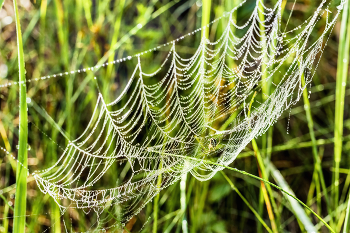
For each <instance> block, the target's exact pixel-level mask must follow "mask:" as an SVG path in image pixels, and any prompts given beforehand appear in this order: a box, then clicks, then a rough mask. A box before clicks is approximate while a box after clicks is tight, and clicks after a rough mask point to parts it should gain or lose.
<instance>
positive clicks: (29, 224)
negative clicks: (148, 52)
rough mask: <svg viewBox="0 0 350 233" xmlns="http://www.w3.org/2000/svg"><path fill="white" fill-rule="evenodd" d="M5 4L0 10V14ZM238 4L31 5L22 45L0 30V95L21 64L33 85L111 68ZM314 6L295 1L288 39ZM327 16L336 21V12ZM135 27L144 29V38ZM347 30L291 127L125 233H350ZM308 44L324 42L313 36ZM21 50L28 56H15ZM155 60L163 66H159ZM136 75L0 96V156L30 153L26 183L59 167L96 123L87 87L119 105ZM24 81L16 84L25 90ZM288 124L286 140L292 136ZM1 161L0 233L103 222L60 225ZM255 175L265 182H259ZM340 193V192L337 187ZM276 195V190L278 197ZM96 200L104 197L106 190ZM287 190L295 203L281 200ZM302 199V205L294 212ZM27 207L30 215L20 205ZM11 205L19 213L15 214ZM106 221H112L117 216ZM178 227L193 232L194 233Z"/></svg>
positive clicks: (164, 202)
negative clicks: (72, 143) (72, 142)
mask: <svg viewBox="0 0 350 233" xmlns="http://www.w3.org/2000/svg"><path fill="white" fill-rule="evenodd" d="M3 2H4V1H0V6H1V5H2V3H3ZM9 2H11V1H5V3H4V6H3V8H2V9H3V10H5V11H6V12H9V10H8V9H9V8H8V7H9ZM240 2H241V1H237V0H235V1H230V0H220V1H219V0H217V1H202V2H201V1H195V2H189V1H170V0H169V1H168V0H165V1H162V2H161V3H160V2H159V1H146V0H140V1H131V2H130V1H124V0H117V1H104V0H103V1H95V2H89V1H81V0H78V1H68V0H54V1H50V0H36V1H30V4H31V5H30V7H29V8H25V6H24V5H21V4H20V5H19V12H18V11H17V12H16V22H17V19H20V20H21V24H22V27H23V29H24V30H23V38H22V43H21V45H20V43H19V42H18V43H17V42H16V39H17V37H14V36H12V37H6V35H11V33H12V32H14V31H15V28H14V26H15V25H14V23H13V24H10V25H8V26H6V27H4V26H3V25H1V30H2V31H1V33H0V49H1V53H0V65H2V64H6V65H7V67H8V75H7V76H6V77H5V78H1V79H0V84H3V83H5V82H7V81H18V78H17V77H18V70H19V67H21V64H19V65H18V64H17V59H18V60H19V61H21V60H22V61H23V54H26V78H27V79H34V78H37V77H40V76H43V75H48V74H53V73H57V72H61V71H69V70H71V69H79V68H81V67H89V66H93V65H95V64H96V63H98V64H101V63H102V62H106V61H109V62H110V61H112V60H114V59H118V58H120V57H124V56H126V55H129V54H135V53H137V52H139V51H142V50H144V49H149V48H153V47H154V46H156V45H158V44H162V43H164V42H168V41H171V40H173V39H176V38H178V37H179V36H181V35H183V34H186V33H188V32H190V31H193V30H195V29H196V28H200V27H201V26H203V25H206V24H207V23H208V22H209V21H210V19H214V18H217V17H220V16H221V15H222V14H223V12H224V11H229V10H231V9H232V8H233V7H234V6H236V5H237V4H239V3H240ZM264 2H265V1H264ZM285 2H287V5H286V8H285V9H284V13H283V21H286V20H287V18H288V16H289V13H290V9H291V6H292V4H293V2H294V0H289V1H284V3H285ZM266 3H267V4H269V3H270V1H266ZM318 3H319V2H318V1H297V4H298V7H297V9H295V15H293V17H292V18H293V19H292V20H291V21H290V22H289V23H290V24H291V27H292V26H297V25H299V24H300V23H302V22H303V21H304V20H305V17H306V15H309V13H310V12H312V10H313V9H314V8H315V6H316V5H317V4H318ZM201 4H202V5H201ZM252 5H253V4H252ZM10 6H11V7H12V5H10ZM251 7H252V6H250V5H249V4H246V5H244V6H243V8H242V10H240V11H239V12H238V14H237V15H236V16H234V21H236V22H237V23H238V24H242V23H243V22H244V21H245V19H246V16H247V14H248V13H249V12H250V11H251V10H252V8H251ZM330 9H331V10H332V11H333V10H334V9H333V6H330ZM11 10H12V9H11ZM346 12H349V10H348V11H346ZM18 13H19V15H18ZM304 15H305V16H304ZM330 15H333V14H330ZM260 17H262V15H260ZM330 17H331V16H330ZM346 18H347V19H346ZM0 20H1V19H0ZM223 20H225V19H223ZM325 22H326V21H325V19H324V23H325ZM139 23H140V24H142V25H143V27H142V28H139V27H138V26H137V25H138V24H139ZM17 25H18V26H19V21H18V23H17ZM349 25H350V23H349V13H348V15H347V16H345V11H344V12H343V14H342V23H341V24H340V26H341V28H342V29H340V30H334V32H333V35H332V36H331V38H330V40H329V42H328V44H327V46H326V50H325V52H324V55H323V58H322V59H321V62H320V65H319V68H318V70H317V72H316V75H315V77H314V78H313V82H312V87H311V88H309V86H308V87H307V88H306V89H305V90H304V93H303V99H301V100H300V101H299V103H297V104H296V105H294V106H292V109H291V111H290V113H291V114H290V115H291V118H290V120H288V115H289V112H286V113H284V114H283V115H282V116H281V117H280V119H279V120H278V122H277V123H276V124H275V125H274V127H273V128H271V129H269V130H268V132H267V133H266V134H265V135H262V136H261V137H258V138H256V139H255V141H254V142H253V144H252V145H248V146H247V147H246V148H245V149H244V151H242V152H241V153H240V154H239V155H238V157H237V159H236V160H235V161H234V163H233V164H232V165H230V167H227V168H225V169H226V170H225V171H223V172H221V174H216V175H215V176H214V177H213V178H212V179H211V180H210V181H208V182H199V181H198V180H196V179H195V178H194V177H193V176H192V175H190V174H187V176H186V179H185V178H183V180H182V181H183V182H182V185H181V184H180V183H181V181H180V182H179V183H176V184H174V185H172V186H170V187H168V188H167V189H165V190H162V191H161V192H160V193H159V195H157V197H156V198H155V199H154V200H153V202H150V203H149V204H147V206H146V207H145V208H144V209H143V210H142V211H141V212H140V214H139V215H138V216H137V220H136V223H135V225H134V227H133V228H132V229H131V228H130V227H129V226H126V228H125V229H124V230H125V232H127V231H129V232H137V230H138V229H141V228H142V229H143V230H142V231H141V232H152V231H153V232H186V229H187V231H188V232H242V231H244V230H245V231H249V232H256V231H258V232H265V231H266V232H276V229H277V231H278V232H284V231H286V232H287V231H289V232H290V231H292V230H291V229H297V230H298V231H301V232H307V231H310V229H312V228H315V229H317V230H318V231H319V232H322V231H324V232H329V231H331V230H330V229H329V227H330V228H332V229H333V230H334V231H335V232H344V233H345V232H347V231H348V229H349V225H350V223H349V222H350V221H349V215H350V207H349V206H350V200H349V198H350V196H349V186H350V170H349V161H350V158H349V152H350V137H349V130H350V121H349V107H348V106H349V104H348V103H349V97H350V89H349V85H348V82H349V79H348V77H349V76H348V73H347V72H348V69H347V68H348V63H344V62H343V60H344V58H346V56H347V55H348V54H349V52H348V50H347V49H348V45H349V36H346V35H347V34H349V33H347V32H348V31H349V30H350V29H349ZM221 26H224V25H220V24H218V27H217V29H213V30H212V31H210V35H211V37H212V35H213V37H215V35H220V34H221V33H222V28H223V27H221ZM215 30H216V31H215ZM220 30H221V31H220ZM321 30H322V29H321ZM206 32H207V33H208V30H206ZM339 32H341V33H339ZM17 34H19V35H20V33H17ZM13 35H14V34H13ZM206 36H208V35H206ZM311 36H317V33H316V32H315V33H313V34H312V35H311ZM337 38H339V42H338V39H337ZM200 39H201V38H200V33H198V36H197V37H195V38H193V40H191V41H190V42H189V45H188V46H179V47H178V48H177V49H178V50H179V51H181V52H183V53H184V54H186V55H187V54H188V55H190V54H191V53H192V51H193V50H191V48H192V47H193V46H194V45H195V44H196V45H197V44H199V40H200ZM211 39H212V38H211ZM20 47H22V49H23V50H22V55H21V54H18V53H17V48H20ZM190 47H191V48H190ZM338 51H340V53H339V56H338ZM269 52H270V51H269ZM150 57H151V56H150ZM150 57H149V58H150ZM155 57H156V55H155ZM337 58H338V61H337ZM160 60H161V59H158V57H156V58H155V59H154V66H156V65H157V64H159V63H160ZM348 60H349V59H348V58H347V61H348ZM228 65H229V66H230V67H232V68H235V67H236V65H235V62H234V61H228ZM23 67H24V64H23ZM133 68H134V67H132V66H130V67H128V66H125V67H122V68H121V67H120V66H117V65H116V66H109V67H108V68H106V69H104V70H102V69H101V70H99V71H98V72H90V73H88V74H86V75H83V74H77V75H75V76H67V78H61V79H50V80H42V81H40V82H31V83H28V84H27V87H25V86H21V89H20V92H18V88H16V87H14V88H1V89H0V98H1V101H0V104H1V111H0V126H1V127H0V145H1V146H2V147H4V148H6V149H7V150H8V151H15V149H14V148H15V145H17V144H19V145H20V147H19V148H20V150H19V151H18V152H19V153H18V155H19V156H18V159H21V160H22V161H23V162H25V161H24V158H23V155H26V152H27V153H28V157H29V160H28V161H29V168H30V170H31V171H33V170H36V169H42V168H46V167H48V166H49V165H52V164H53V163H54V162H55V161H57V159H58V158H59V157H60V156H61V155H62V153H63V151H62V149H61V148H62V147H63V148H64V147H65V145H66V143H67V141H66V139H65V137H64V136H62V134H66V135H67V138H69V139H74V135H77V134H79V133H80V132H82V130H84V127H85V126H86V124H87V120H89V117H90V113H91V109H93V107H94V104H95V101H96V96H97V94H98V90H97V88H96V84H95V82H91V80H93V77H94V76H98V77H99V78H98V85H99V86H100V87H101V92H102V93H103V95H104V96H105V97H106V99H109V100H112V99H114V98H115V96H116V95H117V94H118V93H119V91H120V90H121V89H123V87H124V86H125V83H126V81H127V79H128V77H130V73H132V71H133ZM282 69H284V68H283V67H282ZM20 70H21V69H20ZM337 70H338V74H336V73H337ZM22 71H23V70H22ZM24 73H25V71H23V72H22V75H23V76H20V77H23V78H24ZM265 78H266V77H265ZM275 81H277V80H275ZM335 81H336V82H337V83H335ZM344 81H345V83H346V84H347V85H345V86H344V85H343V82H344ZM268 84H269V85H268V86H266V87H265V86H264V87H263V91H264V92H266V94H269V93H271V92H272V91H273V88H274V86H272V85H271V84H270V83H268ZM25 88H27V91H26V90H25ZM308 91H312V94H311V96H310V98H307V97H308ZM23 93H24V94H25V93H27V95H28V97H31V98H32V103H31V104H28V106H25V103H26V101H25V98H24V99H23ZM19 96H20V98H19ZM256 98H257V100H258V101H260V100H261V99H262V97H261V96H260V95H259V96H257V97H256ZM67 99H70V101H67ZM19 102H20V104H18V103H19ZM24 106H25V107H24ZM27 107H28V115H29V117H28V121H29V124H28V131H27V133H28V137H25V138H28V143H29V144H30V146H31V148H32V149H31V150H30V151H27V150H24V151H23V148H27V146H25V147H22V146H21V145H22V144H21V143H23V142H24V140H26V139H23V133H24V130H20V131H18V126H19V125H20V127H21V129H22V127H23V124H22V123H21V122H22V121H23V117H22V116H24V115H23V112H24V114H26V109H27ZM22 111H23V112H22ZM18 112H20V116H21V118H20V121H19V119H18ZM334 113H335V116H334ZM235 117H236V115H232V116H231V118H230V119H229V120H227V121H226V122H224V123H223V124H222V125H221V130H224V129H226V128H227V127H228V126H229V124H230V123H231V122H232V120H234V119H235ZM288 121H290V122H289V123H290V125H289V130H288V131H289V134H287V133H286V132H287V125H288V124H289V123H288ZM54 122H55V123H54ZM34 124H35V125H34ZM43 133H45V134H46V135H44V134H43ZM70 137H72V138H70ZM18 141H19V143H17V142H18ZM333 145H334V147H333ZM11 148H12V149H11ZM21 148H22V150H21ZM333 152H334V153H333ZM255 154H256V155H257V156H255ZM25 157H26V156H25ZM0 160H1V165H0V174H1V178H2V179H0V190H2V191H3V194H2V196H1V198H2V199H1V200H0V231H1V232H21V230H22V232H24V228H26V231H27V232H43V231H45V230H46V229H47V230H46V232H55V233H56V232H62V231H65V230H67V231H70V230H71V229H72V231H78V232H85V231H87V230H89V228H90V227H91V225H92V224H93V223H94V222H96V216H93V215H91V214H90V215H89V214H88V215H85V214H84V213H83V212H82V211H80V212H79V211H75V210H74V211H67V212H65V213H64V214H63V215H62V216H61V212H60V211H59V208H58V206H57V204H56V203H55V202H54V201H53V199H52V198H51V197H50V196H49V195H43V194H42V193H41V192H40V191H39V190H38V187H37V185H36V183H35V182H33V178H32V177H30V176H29V178H28V179H27V180H26V181H25V178H26V173H27V171H26V170H25V169H21V166H20V165H17V166H16V162H15V161H13V160H11V159H8V157H4V156H3V154H1V155H0ZM206 162H207V161H206ZM208 163H211V161H209V162H208ZM231 166H232V167H235V168H232V167H231ZM16 167H17V170H15V169H16ZM236 168H237V169H238V170H239V171H238V170H237V169H236ZM116 169H117V168H116ZM243 170H244V171H245V172H243ZM259 170H260V171H261V170H263V172H262V173H261V176H259ZM13 171H16V172H20V173H21V175H20V176H21V177H17V178H19V179H16V174H15V173H14V172H13ZM113 171H114V172H109V173H108V174H107V175H108V177H113V176H114V175H115V173H117V172H115V171H117V170H113ZM247 173H249V174H247ZM250 174H254V177H252V176H251V175H250ZM332 176H333V178H332ZM21 178H22V179H21ZM332 179H333V180H332ZM16 180H18V181H21V182H17V181H16ZM267 181H269V182H267ZM15 182H16V183H15ZM335 182H338V183H339V185H338V186H336V185H334V184H335ZM274 183H275V184H274ZM103 184H108V185H110V186H113V185H114V184H109V183H108V180H103ZM262 184H263V185H262ZM274 185H278V188H277V189H275V188H276V187H275V186H274ZM16 186H18V188H17V189H16ZM21 187H22V190H24V191H25V190H27V195H23V192H22V191H21V194H20V195H19V194H16V195H15V198H16V200H12V198H11V197H12V195H13V194H15V192H16V191H17V192H19V190H21ZM269 187H270V188H269ZM99 188H104V187H103V186H102V185H101V186H99ZM281 188H282V189H283V190H284V191H286V192H287V193H288V194H286V192H284V191H282V192H278V190H281ZM264 197H265V198H264ZM296 197H297V198H298V199H299V200H302V201H303V202H304V203H305V204H302V203H301V202H299V201H297V200H296V199H295V198H296ZM26 198H27V203H26V204H25V203H24V204H23V203H22V204H18V203H21V200H22V201H25V200H26ZM9 201H11V202H15V203H17V204H15V206H14V208H12V206H10V205H9ZM62 203H63V202H62ZM268 203H269V204H268ZM267 205H269V207H268V208H270V209H269V210H268V209H267V208H266V206H267ZM305 205H307V207H306V206H305ZM276 207H277V208H276ZM16 208H18V210H16ZM310 209H311V210H313V212H312V211H311V210H310ZM15 211H22V214H19V213H18V212H16V213H15ZM268 211H270V213H269V212H268ZM271 213H272V214H273V216H274V218H272V215H270V214H271ZM315 214H317V216H318V217H316V215H315ZM25 215H27V216H26V217H24V216H25ZM109 215H112V216H113V215H115V216H117V214H116V213H109ZM13 216H19V217H15V218H13ZM320 219H322V220H320ZM183 220H186V222H187V223H188V225H187V226H186V225H184V221H183ZM322 221H323V222H322ZM273 222H275V223H273ZM324 222H325V223H327V224H328V226H325V225H324ZM154 224H155V225H156V226H154ZM314 224H316V225H315V226H314ZM18 227H22V229H19V228H18ZM326 227H328V228H326ZM257 229H258V230H257Z"/></svg>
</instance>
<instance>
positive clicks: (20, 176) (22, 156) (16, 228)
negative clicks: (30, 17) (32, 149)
mask: <svg viewBox="0 0 350 233" xmlns="http://www.w3.org/2000/svg"><path fill="white" fill-rule="evenodd" d="M13 5H14V11H15V17H16V34H17V47H18V68H19V142H18V145H19V150H18V161H19V163H18V164H17V169H16V199H15V210H14V216H15V217H14V223H13V232H17V233H24V232H25V223H26V217H25V216H26V198H27V172H28V171H27V169H26V168H27V159H28V158H27V140H28V116H27V94H26V82H25V81H26V78H25V68H24V54H23V43H22V32H21V24H20V21H19V15H18V5H17V1H16V0H13Z"/></svg>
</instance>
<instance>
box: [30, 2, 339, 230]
mask: <svg viewBox="0 0 350 233" xmlns="http://www.w3.org/2000/svg"><path fill="white" fill-rule="evenodd" d="M244 3H245V2H243V3H241V4H240V6H242V5H243V4H244ZM344 3H345V0H343V1H342V2H341V3H340V5H339V6H338V7H337V8H338V10H337V12H336V14H335V16H334V17H333V18H332V19H329V18H328V15H329V14H330V13H331V11H330V10H329V4H328V5H326V1H323V2H322V3H321V4H320V5H319V7H318V8H317V9H316V10H315V12H314V13H313V15H312V16H311V17H309V18H308V19H307V20H306V21H305V22H304V23H302V24H301V25H300V26H298V27H296V28H294V29H291V30H288V31H286V30H285V28H284V27H283V25H282V20H281V7H282V0H280V1H278V2H277V4H276V5H275V6H273V7H272V8H269V7H267V6H265V5H264V4H263V3H262V2H261V1H259V0H258V1H257V4H256V7H255V8H254V10H253V11H252V13H251V16H250V17H249V19H248V20H247V21H246V22H245V23H244V24H243V25H237V24H236V22H235V20H234V19H233V14H234V13H235V12H236V11H237V10H238V9H239V7H236V8H234V9H233V10H232V11H231V12H228V13H226V14H225V15H223V16H222V17H220V18H219V19H216V20H214V21H213V22H211V23H210V24H209V25H207V26H205V27H203V28H200V29H197V30H196V31H194V32H192V33H189V34H186V35H185V36H183V37H181V38H179V39H176V40H174V41H171V42H169V43H167V44H164V45H162V46H158V47H157V48H155V50H156V49H159V48H160V47H167V48H169V52H168V54H167V56H166V58H165V60H164V61H163V63H162V64H160V66H159V68H158V69H157V70H155V71H154V72H152V73H148V72H145V71H144V70H145V67H144V66H143V55H144V53H140V54H137V55H135V56H129V57H126V58H124V59H120V61H126V60H130V61H134V62H135V63H136V66H135V68H134V71H133V73H132V75H131V77H130V79H129V82H128V84H127V85H126V87H125V89H124V90H123V91H122V93H121V94H120V95H119V96H118V97H117V98H116V99H115V100H114V101H113V102H111V103H106V102H105V100H104V97H103V95H102V94H101V93H100V94H99V96H98V100H97V104H96V107H95V109H94V111H93V114H92V116H91V120H90V122H89V124H88V125H87V126H86V130H85V131H84V132H83V133H82V134H81V135H80V136H79V137H78V138H76V139H75V140H72V141H69V143H68V145H67V146H66V148H65V149H64V152H63V154H62V155H61V156H60V158H59V159H58V161H57V162H56V163H55V164H54V165H53V166H51V167H49V168H47V169H45V170H40V171H36V172H34V173H33V176H34V178H35V180H36V182H37V184H38V186H39V188H40V190H41V191H42V192H43V193H48V194H49V195H50V196H51V197H52V198H53V199H54V200H55V201H56V202H57V204H58V205H59V206H60V208H61V210H62V211H65V210H66V209H67V208H78V209H82V210H83V211H85V212H86V213H88V212H90V211H91V210H93V211H95V212H96V213H98V215H99V219H98V222H99V226H100V227H101V228H104V229H107V228H112V227H115V226H117V225H118V224H120V223H122V224H124V223H126V222H127V221H128V220H129V219H130V218H132V217H133V216H134V215H136V214H137V213H139V212H140V211H141V209H142V208H143V207H144V206H145V205H146V204H147V203H148V202H149V201H151V200H152V199H153V197H154V196H155V195H157V194H158V193H159V192H160V191H161V190H162V189H164V188H166V187H168V186H170V185H171V184H173V183H175V182H177V181H178V180H179V179H181V177H182V175H183V174H187V173H188V172H190V173H191V174H192V175H193V176H195V177H196V178H197V179H199V180H201V181H205V180H208V179H210V178H211V177H212V176H213V175H215V173H216V172H217V171H219V170H222V169H223V167H221V166H216V165H213V164H207V163H203V162H199V160H193V159H192V158H197V159H206V160H211V161H215V162H216V163H218V164H222V165H225V166H226V165H229V164H231V163H232V162H233V161H234V160H235V158H236V157H237V155H238V154H239V153H240V152H241V151H242V150H243V149H244V148H245V146H246V145H247V144H248V143H249V142H250V141H251V140H252V139H253V138H255V137H258V136H260V135H262V134H264V133H265V132H266V130H267V129H268V128H269V127H270V126H271V125H273V124H274V123H275V122H276V120H277V119H278V118H279V116H280V115H281V114H282V113H283V111H285V110H286V109H288V108H290V107H291V106H292V105H294V104H295V103H296V102H297V101H298V100H299V99H300V97H301V95H302V92H303V90H304V88H305V86H306V85H307V84H308V83H310V82H311V79H312V77H313V75H314V73H315V70H316V68H317V65H318V62H319V59H320V57H321V55H322V52H323V49H324V46H325V45H326V42H327V40H328V37H327V35H328V34H329V32H330V31H331V30H332V29H333V27H334V25H335V22H336V19H337V17H338V15H339V14H340V11H341V9H342V6H343V4H344ZM259 5H260V6H261V7H259ZM259 14H263V15H264V17H263V18H264V20H261V17H259ZM321 17H326V18H327V23H326V25H325V26H324V28H323V31H321V32H318V37H317V38H314V37H312V35H311V33H312V32H313V30H314V29H315V25H316V24H317V23H318V22H319V21H320V19H321ZM222 18H226V19H228V20H227V22H228V23H227V25H226V27H225V29H224V30H223V33H222V35H220V37H219V38H218V39H217V40H215V41H210V40H209V39H207V38H206V37H205V36H203V37H202V39H201V42H200V44H199V46H198V47H197V49H196V52H195V53H194V54H193V56H191V57H186V56H183V55H181V53H179V52H177V45H178V43H179V42H180V41H181V40H183V39H184V38H185V37H191V36H193V35H194V34H196V33H198V32H201V31H204V30H210V27H211V25H212V24H213V23H215V22H217V21H219V20H221V19H222ZM203 35H205V33H203ZM293 35H295V36H293ZM150 51H151V50H150ZM145 53H147V51H146V52H145ZM117 62H119V61H117ZM113 63H115V62H113ZM105 65H108V64H103V65H101V66H105ZM101 66H98V67H95V68H99V67H101ZM282 66H284V67H285V66H287V67H288V69H287V70H285V69H282V68H281V67H282ZM89 69H94V67H92V68H89ZM81 71H85V69H83V70H78V71H72V72H81ZM67 73H68V72H67ZM61 76H62V75H61ZM48 77H49V78H50V76H48ZM54 77H56V75H55V76H54ZM302 79H305V80H304V81H305V84H303V82H302ZM154 80H156V81H154ZM268 84H270V85H272V86H273V88H274V91H273V92H272V93H271V94H270V95H269V96H268V95H266V93H263V94H262V98H260V99H258V98H256V99H255V101H254V103H253V104H252V106H251V107H249V106H250V104H249V103H250V102H251V100H252V98H254V97H253V96H255V93H260V92H262V88H264V86H265V85H268ZM116 168H117V169H116ZM110 169H115V171H116V172H115V173H116V174H115V176H116V177H118V178H117V179H118V184H117V185H116V186H115V187H111V188H106V189H98V188H96V186H97V183H98V182H99V181H100V180H102V179H108V177H105V176H106V172H107V171H108V170H110ZM97 187H98V186H97ZM62 200H64V201H62ZM106 211H107V212H108V213H112V214H109V215H103V213H104V212H106Z"/></svg>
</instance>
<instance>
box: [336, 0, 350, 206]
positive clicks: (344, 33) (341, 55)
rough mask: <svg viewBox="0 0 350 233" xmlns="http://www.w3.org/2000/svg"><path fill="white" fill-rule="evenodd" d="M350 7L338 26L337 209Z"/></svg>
mask: <svg viewBox="0 0 350 233" xmlns="http://www.w3.org/2000/svg"><path fill="white" fill-rule="evenodd" d="M349 11H350V7H349V1H345V3H344V9H343V13H342V21H341V26H340V37H339V49H338V67H337V82H336V91H335V95H336V97H335V119H334V167H335V170H334V178H333V187H332V191H333V195H332V196H333V207H334V208H337V207H338V200H339V186H338V185H339V165H340V161H341V154H342V137H343V119H344V99H345V87H346V81H347V80H346V79H347V76H348V69H349V66H348V65H349V52H350V51H349V47H350V19H349V15H350V12H349Z"/></svg>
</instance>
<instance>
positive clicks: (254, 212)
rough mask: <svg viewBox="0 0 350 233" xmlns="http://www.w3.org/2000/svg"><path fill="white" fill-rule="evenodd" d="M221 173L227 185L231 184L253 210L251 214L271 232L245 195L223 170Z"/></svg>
mask: <svg viewBox="0 0 350 233" xmlns="http://www.w3.org/2000/svg"><path fill="white" fill-rule="evenodd" d="M221 174H222V175H223V177H224V178H225V179H226V180H227V182H228V183H229V185H230V186H231V188H232V189H233V190H234V191H235V192H236V193H237V194H238V196H239V197H240V198H241V199H242V200H243V201H244V203H245V204H246V205H247V206H248V208H249V209H250V210H251V211H252V212H253V214H254V215H255V217H256V218H257V219H258V220H259V222H260V223H261V224H262V225H263V226H264V227H265V229H266V230H267V231H268V232H269V233H272V232H273V231H272V230H271V229H270V227H268V226H267V225H266V223H265V222H264V220H263V219H262V218H261V217H260V215H259V213H258V212H256V210H255V209H254V208H253V207H252V206H251V205H250V203H249V202H248V200H247V199H245V197H244V196H243V195H242V194H241V192H240V191H239V190H238V189H237V188H236V186H235V185H234V184H233V183H232V181H231V180H230V179H229V178H228V177H227V175H226V174H225V172H223V171H221Z"/></svg>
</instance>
